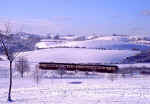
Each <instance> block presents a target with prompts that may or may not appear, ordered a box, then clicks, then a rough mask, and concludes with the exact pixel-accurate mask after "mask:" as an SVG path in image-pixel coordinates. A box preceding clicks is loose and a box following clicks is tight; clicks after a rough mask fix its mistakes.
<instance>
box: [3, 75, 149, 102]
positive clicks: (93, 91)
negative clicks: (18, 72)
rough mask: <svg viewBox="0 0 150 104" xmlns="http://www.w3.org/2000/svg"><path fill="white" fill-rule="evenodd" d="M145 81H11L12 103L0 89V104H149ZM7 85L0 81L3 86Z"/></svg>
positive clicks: (107, 77)
mask: <svg viewBox="0 0 150 104" xmlns="http://www.w3.org/2000/svg"><path fill="white" fill-rule="evenodd" d="M101 76H102V77H101ZM149 78H150V76H142V75H140V76H134V77H125V78H123V77H121V76H116V75H114V74H101V75H100V77H99V78H73V79H65V78H64V79H43V80H41V82H40V83H39V84H38V85H37V84H36V83H35V82H34V81H33V80H32V79H27V78H26V79H14V80H13V81H14V84H13V90H12V98H13V100H14V102H13V103H9V102H7V101H6V100H7V92H8V89H7V88H6V87H4V86H1V88H0V104H149V103H150V86H149ZM7 82H8V80H5V79H2V80H0V84H3V85H6V86H8V84H7ZM73 82H74V83H73ZM75 82H76V83H75ZM77 82H78V83H77ZM79 82H80V83H79Z"/></svg>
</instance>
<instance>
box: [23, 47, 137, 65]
mask: <svg viewBox="0 0 150 104" xmlns="http://www.w3.org/2000/svg"><path fill="white" fill-rule="evenodd" d="M137 53H139V52H137V51H130V50H96V49H80V48H52V49H42V50H37V51H31V52H25V53H23V54H22V55H24V56H26V57H27V58H28V59H29V61H31V62H59V63H62V62H63V63H64V62H65V63H120V62H121V61H122V60H123V59H125V58H126V57H129V56H133V55H135V54H137Z"/></svg>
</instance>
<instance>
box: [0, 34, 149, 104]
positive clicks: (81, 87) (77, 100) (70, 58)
mask: <svg viewBox="0 0 150 104" xmlns="http://www.w3.org/2000/svg"><path fill="white" fill-rule="evenodd" d="M131 40H132V39H130V38H129V37H127V38H125V37H121V36H110V37H108V36H107V37H104V36H103V37H98V38H96V39H90V40H84V41H72V40H63V42H60V40H59V42H58V41H55V42H56V43H54V40H49V41H48V42H45V43H44V46H43V43H42V45H41V44H39V43H38V44H37V45H36V47H38V48H41V49H39V50H33V51H27V52H22V53H21V54H19V55H18V57H19V56H24V57H26V58H27V59H28V62H29V63H30V64H29V65H30V67H31V71H30V72H28V73H25V77H24V78H23V79H22V78H20V75H19V74H18V73H17V72H16V71H15V70H13V88H12V99H13V100H14V101H13V102H7V94H8V85H9V83H8V82H9V79H8V77H9V76H8V69H9V63H8V61H7V59H6V58H5V57H4V56H1V58H2V60H1V61H0V69H1V70H0V104H10V103H12V104H149V103H150V85H149V78H150V76H149V75H144V74H139V73H134V72H133V73H127V74H126V73H96V72H89V73H86V72H77V73H75V72H68V73H66V74H65V75H63V77H62V78H60V76H59V75H58V73H57V72H56V71H40V73H41V78H40V79H39V81H38V83H37V81H36V79H35V78H34V71H35V70H36V65H37V64H38V63H39V62H59V63H64V62H65V63H100V64H106V65H110V64H113V65H117V66H118V67H119V68H125V67H134V66H136V67H143V66H145V67H147V68H150V65H149V63H134V64H130V63H128V64H123V62H124V59H126V58H127V57H130V56H134V55H136V54H139V53H141V51H143V50H144V51H145V50H148V49H149V47H150V46H149V44H144V43H142V44H139V43H137V41H136V40H134V41H133V40H132V41H131ZM52 41H53V43H52V44H51V42H52ZM61 41H62V40H61ZM42 42H43V41H42ZM47 43H48V44H47ZM45 44H46V45H45ZM52 46H53V47H52ZM42 48H43V49H42ZM45 48H47V49H45ZM133 48H136V49H133ZM16 59H17V58H16ZM13 69H15V67H14V65H13Z"/></svg>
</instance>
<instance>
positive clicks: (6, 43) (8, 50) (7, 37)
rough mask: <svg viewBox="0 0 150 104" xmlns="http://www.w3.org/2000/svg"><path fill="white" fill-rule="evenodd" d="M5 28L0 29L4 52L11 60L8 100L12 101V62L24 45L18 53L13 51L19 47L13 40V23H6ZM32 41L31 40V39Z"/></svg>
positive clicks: (0, 40) (0, 39)
mask: <svg viewBox="0 0 150 104" xmlns="http://www.w3.org/2000/svg"><path fill="white" fill-rule="evenodd" d="M4 27H5V30H1V31H0V42H1V45H2V47H3V49H4V50H3V51H4V54H5V55H6V57H7V59H8V61H9V91H8V101H10V102H11V101H12V99H11V89H12V83H13V81H12V63H13V61H14V59H15V58H16V57H17V56H18V55H19V54H20V52H21V51H22V50H23V49H24V47H21V48H20V49H19V50H18V53H15V52H16V51H13V49H15V48H17V47H15V45H17V44H16V41H14V40H13V41H12V39H13V38H12V34H11V29H12V25H11V24H10V22H8V23H6V24H5V25H4ZM30 42H31V41H30Z"/></svg>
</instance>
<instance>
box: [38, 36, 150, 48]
mask: <svg viewBox="0 0 150 104" xmlns="http://www.w3.org/2000/svg"><path fill="white" fill-rule="evenodd" d="M131 39H132V38H131V37H127V36H102V37H97V38H95V39H91V40H84V41H64V42H60V43H58V42H57V43H51V42H39V43H37V44H36V47H37V48H50V47H71V48H76V47H78V48H83V47H84V48H93V49H107V50H114V49H115V50H142V51H143V50H147V49H150V46H148V45H145V44H139V43H136V42H135V41H131Z"/></svg>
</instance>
